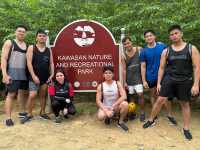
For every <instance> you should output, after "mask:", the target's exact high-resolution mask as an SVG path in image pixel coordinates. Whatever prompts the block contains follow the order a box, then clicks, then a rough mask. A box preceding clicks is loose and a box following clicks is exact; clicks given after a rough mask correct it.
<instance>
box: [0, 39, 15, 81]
mask: <svg viewBox="0 0 200 150" xmlns="http://www.w3.org/2000/svg"><path fill="white" fill-rule="evenodd" d="M11 46H12V42H11V41H10V40H7V41H6V42H5V43H4V45H3V47H2V53H1V69H2V74H3V82H4V83H6V84H8V83H9V80H10V77H9V76H8V73H7V66H8V64H7V62H8V55H9V52H10V48H11Z"/></svg>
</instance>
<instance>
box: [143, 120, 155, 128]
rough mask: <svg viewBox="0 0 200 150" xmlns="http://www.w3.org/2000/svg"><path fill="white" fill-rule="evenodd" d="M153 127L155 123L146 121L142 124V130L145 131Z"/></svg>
mask: <svg viewBox="0 0 200 150" xmlns="http://www.w3.org/2000/svg"><path fill="white" fill-rule="evenodd" d="M154 125H155V121H154V120H153V121H149V120H148V121H147V122H146V123H145V124H143V128H144V129H146V128H149V127H152V126H154Z"/></svg>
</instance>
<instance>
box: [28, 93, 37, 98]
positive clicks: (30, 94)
mask: <svg viewBox="0 0 200 150" xmlns="http://www.w3.org/2000/svg"><path fill="white" fill-rule="evenodd" d="M36 96H37V93H29V99H31V100H32V99H34V98H36Z"/></svg>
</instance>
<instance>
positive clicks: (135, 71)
mask: <svg viewBox="0 0 200 150" xmlns="http://www.w3.org/2000/svg"><path fill="white" fill-rule="evenodd" d="M26 31H27V28H26V27H25V26H23V25H19V26H17V28H16V31H15V36H16V38H15V39H13V40H7V41H5V43H4V45H3V48H2V55H1V69H2V74H3V83H5V85H6V89H7V92H8V93H7V97H6V101H5V112H6V116H7V119H6V121H5V124H6V125H7V126H13V125H14V122H13V120H12V118H11V110H12V101H13V99H14V98H15V97H17V99H18V101H19V103H20V106H21V112H19V117H20V118H21V123H22V124H24V123H26V122H27V121H31V120H32V118H33V108H34V102H35V99H36V96H37V94H39V100H40V106H41V109H40V117H41V118H43V119H50V118H49V116H48V115H47V114H46V112H45V107H46V95H47V91H48V92H49V96H50V99H51V106H52V111H53V113H54V114H55V122H56V123H61V121H62V118H61V115H63V116H64V118H68V114H70V115H74V114H75V113H76V109H75V106H74V104H73V96H74V91H73V86H72V85H71V84H70V82H69V79H68V78H67V76H66V74H65V72H64V71H63V69H61V68H60V69H59V68H58V69H56V70H54V64H53V56H52V52H51V50H50V49H49V48H48V47H46V40H47V34H46V32H45V31H44V30H41V29H40V30H38V31H37V33H36V43H35V44H33V45H29V46H28V45H27V44H26V43H25V41H24V39H25V34H26ZM168 33H169V38H170V40H171V41H172V45H170V46H166V45H165V44H163V43H161V42H157V41H156V34H155V32H154V31H153V30H146V31H145V32H144V39H145V41H146V46H145V47H144V48H142V47H140V46H133V43H132V41H131V38H130V37H125V38H124V39H123V40H122V44H123V47H124V53H123V55H122V57H121V59H122V66H123V67H122V68H123V83H120V82H119V81H115V80H114V79H113V77H114V68H113V66H105V67H104V68H103V78H104V79H105V81H104V82H102V83H100V84H99V85H98V87H97V93H96V103H97V106H98V107H99V110H98V112H97V118H98V119H99V120H104V122H105V124H107V125H108V124H110V123H111V121H112V120H113V119H116V118H117V125H118V126H119V127H120V128H121V129H123V130H124V131H128V130H129V128H128V126H127V125H126V123H125V122H126V120H127V115H128V102H132V101H138V103H139V105H140V115H139V116H140V117H139V118H140V121H141V122H145V119H146V114H145V100H144V94H143V88H148V89H150V100H151V105H152V110H151V114H150V116H149V118H148V119H147V121H146V122H145V123H144V124H143V128H148V127H151V126H152V125H154V124H155V122H156V120H157V119H158V116H157V115H158V113H159V111H160V109H161V108H162V106H163V105H164V106H165V108H166V110H167V119H168V120H169V122H170V123H171V124H173V125H177V121H176V119H175V118H174V116H173V115H172V108H171V100H172V99H174V98H177V99H178V100H179V103H180V105H181V108H182V114H183V122H184V125H183V133H184V136H185V138H186V139H188V140H191V139H192V134H191V132H190V130H189V123H190V100H191V97H192V96H196V95H198V94H199V80H200V55H199V52H198V50H197V48H196V47H195V46H194V45H192V44H190V43H186V42H185V41H184V40H183V32H182V29H181V27H180V26H179V25H173V26H171V27H170V28H169V30H168ZM26 95H28V100H27V111H28V112H26ZM134 95H137V96H138V100H137V99H136V98H135V96H134Z"/></svg>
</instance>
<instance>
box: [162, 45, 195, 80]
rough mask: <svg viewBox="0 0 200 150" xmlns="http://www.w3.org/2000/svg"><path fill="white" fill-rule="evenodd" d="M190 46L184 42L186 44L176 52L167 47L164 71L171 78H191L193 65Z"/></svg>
mask: <svg viewBox="0 0 200 150" xmlns="http://www.w3.org/2000/svg"><path fill="white" fill-rule="evenodd" d="M190 46H191V44H186V46H185V47H184V48H183V49H182V50H181V51H178V52H177V51H175V50H173V49H172V47H171V46H170V47H169V53H168V57H167V65H166V73H167V75H169V77H170V78H171V79H172V80H175V81H186V80H189V79H190V80H192V76H193V66H192V59H191V54H190Z"/></svg>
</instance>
